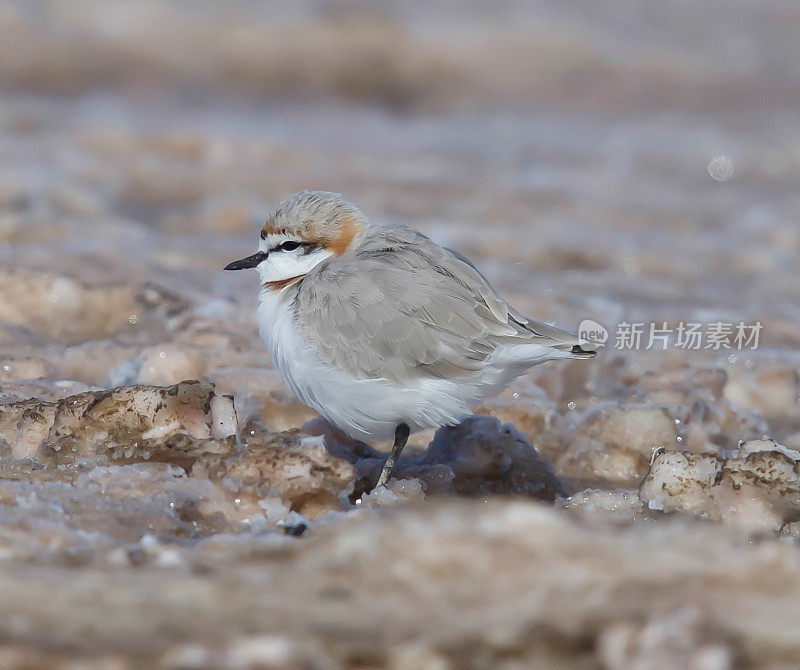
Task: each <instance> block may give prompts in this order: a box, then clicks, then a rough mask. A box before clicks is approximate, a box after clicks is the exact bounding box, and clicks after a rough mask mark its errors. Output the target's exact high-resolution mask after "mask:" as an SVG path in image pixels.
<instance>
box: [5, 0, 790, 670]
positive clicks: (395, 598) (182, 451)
mask: <svg viewBox="0 0 800 670" xmlns="http://www.w3.org/2000/svg"><path fill="white" fill-rule="evenodd" d="M798 26H800V13H798V10H797V8H796V7H795V6H794V4H793V3H790V2H782V1H780V0H769V1H768V2H759V3H755V2H743V1H737V2H724V3H723V2H707V3H703V4H702V5H701V4H690V3H685V2H664V3H660V4H659V5H658V7H651V6H649V5H647V4H646V3H637V2H632V1H631V2H603V3H596V2H586V3H583V2H580V3H570V6H569V7H563V6H562V4H561V3H555V2H553V3H550V2H531V3H528V2H510V1H509V2H503V3H499V4H493V5H492V6H491V9H490V8H489V7H488V5H487V6H483V5H480V4H478V3H474V4H470V5H468V6H464V7H461V8H460V9H458V10H457V11H456V10H454V9H453V8H452V7H449V6H446V5H445V4H444V3H433V4H431V3H417V2H404V3H399V4H391V5H390V4H388V3H387V4H382V3H381V4H378V5H374V4H370V5H369V6H366V5H364V4H362V3H358V2H356V3H351V2H336V3H325V4H316V3H296V4H293V5H292V6H291V8H286V7H284V6H283V3H255V2H252V3H251V2H242V3H238V4H236V5H231V6H226V7H224V8H223V7H221V6H217V4H215V3H213V4H212V3H192V4H191V5H189V4H185V3H179V2H176V3H168V2H163V1H162V2H146V3H141V2H139V3H126V2H114V3H95V2H47V3H45V2H31V3H23V2H18V3H9V4H7V5H6V6H4V7H3V8H2V10H0V259H2V264H1V265H0V561H2V562H3V566H4V569H3V571H2V577H0V581H2V588H0V594H2V595H0V602H2V610H3V616H2V617H0V665H4V666H5V667H98V668H100V667H102V668H106V667H108V668H112V667H113V668H120V667H122V668H127V667H142V664H145V665H147V666H148V667H150V666H161V667H170V668H188V667H236V668H250V667H253V668H255V667H259V668H260V667H268V668H272V667H275V668H295V667H298V668H306V667H309V668H329V667H330V668H336V667H390V668H398V669H401V668H448V667H453V668H456V667H476V668H482V667H506V668H522V667H548V668H554V667H565V668H566V667H570V668H572V667H586V668H594V667H604V668H630V667H634V668H673V667H674V668H679V667H680V668H683V667H692V668H704V669H705V668H708V669H716V668H729V667H773V668H778V667H793V665H794V664H795V663H794V661H795V660H796V658H797V655H798V653H800V633H798V631H797V627H796V626H795V625H794V623H793V621H795V620H796V619H797V616H795V615H796V614H797V613H796V611H795V610H796V609H797V605H796V603H797V602H798V599H797V591H798V589H800V580H799V579H798V577H797V575H798V574H800V572H798V567H800V553H798V548H797V547H796V546H795V544H794V542H795V540H794V539H793V538H794V537H795V536H797V535H798V534H800V465H798V463H800V453H798V451H796V450H797V449H800V404H799V402H800V381H799V378H798V366H800V353H799V352H800V325H798V324H800V314H799V313H798V312H799V308H798V305H800V294H799V293H798V284H797V282H796V277H797V275H798V271H799V270H800V267H798V265H799V263H800V261H798V258H799V257H800V255H799V254H798V252H799V251H800V227H798V224H797V221H798V218H800V195H799V193H800V191H798V189H797V184H798V181H799V179H800V120H798V117H797V114H796V109H797V104H798V103H799V102H800V100H798V91H800V85H799V84H800V68H798V62H800V61H798V59H797V46H796V37H795V36H796V29H797V27H798ZM301 188H320V189H331V190H337V191H341V192H343V193H344V194H345V195H346V196H347V197H348V198H349V199H351V200H352V201H353V202H355V203H356V204H358V205H359V206H360V207H361V209H362V210H363V211H364V212H365V213H366V214H367V216H368V217H370V218H371V219H373V220H374V221H376V222H393V223H403V224H408V225H411V226H414V227H415V228H418V229H420V230H422V231H423V232H425V233H426V234H428V235H430V236H431V237H432V238H433V239H435V240H436V241H437V242H440V243H442V244H446V245H447V246H451V247H454V248H457V249H458V250H460V251H461V252H462V253H464V254H466V255H468V256H469V257H471V258H472V259H473V260H474V261H475V263H476V264H477V265H478V266H479V268H480V269H481V270H482V271H483V272H484V274H485V275H486V276H487V277H488V278H489V279H490V281H491V282H492V283H493V284H494V285H495V287H497V288H498V290H499V291H500V292H501V293H502V294H503V295H504V296H506V297H507V298H508V300H509V301H510V302H511V303H512V304H514V305H515V306H516V307H517V308H518V309H519V310H520V311H522V312H523V313H525V314H528V315H530V316H532V317H535V318H539V319H543V320H548V321H552V322H554V323H556V324H557V325H559V326H561V327H564V328H567V329H570V330H577V329H578V327H579V324H581V323H582V322H587V321H591V322H592V323H589V324H588V325H587V324H586V323H584V327H586V328H590V329H593V330H596V331H597V332H598V333H600V334H602V332H603V330H605V331H606V332H607V334H608V341H607V344H606V347H605V348H604V349H603V350H602V353H601V355H600V356H599V357H598V358H596V359H594V360H592V361H588V362H587V361H574V362H567V363H561V364H546V365H543V366H540V367H538V368H536V369H534V370H533V371H532V372H531V373H530V374H529V375H527V376H525V377H523V378H520V379H519V380H517V381H516V382H515V383H514V384H513V385H512V386H511V387H510V388H509V389H508V390H507V391H506V392H505V393H504V394H503V395H502V396H500V397H498V398H494V399H489V400H487V401H485V402H484V403H483V404H482V405H481V406H479V407H476V408H475V411H476V414H477V415H483V416H482V417H481V416H478V417H476V418H473V419H470V420H469V421H468V422H467V423H465V424H463V425H461V426H459V427H457V428H454V429H444V430H442V431H441V432H440V433H438V434H437V435H436V436H435V437H434V435H433V431H431V432H429V433H425V434H418V435H416V436H412V438H411V441H410V447H409V449H408V454H407V456H406V457H405V458H404V459H402V460H401V462H400V464H399V467H398V470H397V478H396V479H395V480H394V481H393V482H391V483H390V486H389V487H388V489H381V490H378V491H376V492H374V493H371V494H370V493H368V491H369V490H370V489H371V482H372V481H374V480H375V478H376V477H377V473H378V472H379V469H380V464H381V458H382V455H381V454H380V453H379V451H376V449H377V450H380V449H384V448H385V447H386V445H371V446H367V445H361V444H355V443H352V442H350V441H348V440H346V439H345V438H344V437H343V436H342V435H339V434H336V433H335V432H334V431H332V430H331V429H330V427H328V426H326V425H325V424H324V423H323V422H321V421H320V420H319V419H318V418H317V417H315V415H314V413H313V412H311V411H310V410H308V409H307V408H305V407H304V406H302V405H301V404H299V403H298V402H297V401H295V400H294V399H293V398H292V397H291V395H290V394H289V392H288V391H287V390H286V389H285V388H284V387H283V386H282V384H281V382H280V380H279V379H278V377H277V375H276V373H275V371H274V370H272V368H271V365H270V362H269V357H268V355H267V354H266V351H265V349H264V347H263V344H262V343H261V341H260V340H259V338H258V335H257V332H256V323H255V305H256V296H257V283H256V278H255V276H248V273H224V272H222V271H221V268H222V267H223V266H224V265H225V264H226V263H227V262H228V261H230V260H232V259H235V258H240V257H242V256H244V255H247V254H249V253H251V252H252V251H253V250H254V248H255V242H256V231H257V229H258V227H259V226H260V224H261V222H262V221H263V219H264V218H265V216H266V214H267V213H268V210H269V208H270V207H271V206H272V205H273V204H274V202H275V201H276V200H278V199H279V198H281V197H284V196H285V195H287V194H289V193H292V192H294V191H296V190H299V189H301ZM638 324H641V335H640V340H639V341H638V342H637V341H636V339H635V336H634V334H635V332H636V329H637V327H639V326H638ZM690 327H691V328H694V330H693V331H692V332H694V333H695V334H696V335H697V334H698V333H699V335H698V336H699V337H700V339H699V340H697V339H696V337H694V338H693V337H690V336H689V335H688V334H687V333H688V332H690ZM715 333H716V335H715ZM756 336H757V339H754V338H756ZM737 337H740V338H741V339H737ZM191 380H198V381H197V382H193V381H191ZM491 417H494V418H491ZM764 438H772V439H774V440H775V442H772V441H769V439H764ZM429 444H430V445H431V446H430V447H428V445H429ZM69 663H76V664H78V665H77V666H76V665H73V666H69V665H68V664H69Z"/></svg>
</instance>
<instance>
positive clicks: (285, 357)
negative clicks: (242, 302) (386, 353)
mask: <svg viewBox="0 0 800 670" xmlns="http://www.w3.org/2000/svg"><path fill="white" fill-rule="evenodd" d="M286 297H287V296H282V295H280V294H278V293H276V292H274V291H269V290H266V291H263V292H262V294H261V302H260V305H259V309H258V323H259V332H260V333H261V337H262V338H263V339H264V342H265V343H266V345H267V348H268V349H269V353H270V356H272V362H273V364H274V366H275V368H276V369H277V370H278V372H279V374H280V375H281V378H282V379H283V381H284V383H285V384H286V385H287V386H288V387H289V389H290V390H291V391H292V392H293V393H294V394H295V395H296V396H297V397H298V398H299V399H300V400H301V401H302V402H303V403H305V404H306V405H308V406H309V407H311V408H312V409H314V410H316V411H317V412H319V413H320V414H321V415H322V416H324V417H325V418H326V419H327V420H328V421H329V422H330V423H332V424H334V425H335V426H337V427H338V428H340V429H341V430H343V431H345V432H346V433H348V434H349V435H351V436H352V437H355V438H357V439H361V440H371V439H377V440H381V439H388V438H390V437H392V436H393V435H394V431H395V428H396V427H397V425H398V424H399V423H406V424H408V426H409V427H410V428H411V430H412V431H416V430H420V429H423V428H429V427H432V426H442V425H445V424H451V423H456V422H457V421H458V420H459V419H461V418H463V417H464V416H466V415H468V414H469V413H470V411H469V410H470V407H471V406H472V405H473V404H474V402H475V401H476V400H477V399H478V396H477V395H476V391H475V388H474V384H469V385H467V386H463V387H462V386H461V385H458V384H455V383H454V382H451V381H449V380H438V379H436V380H431V379H421V380H420V381H419V382H417V383H416V384H414V385H413V386H406V387H398V386H395V385H393V384H392V383H391V382H389V381H388V380H385V379H356V378H353V377H351V376H350V375H347V374H345V373H343V372H341V371H340V370H336V369H334V368H332V367H331V366H330V365H329V364H328V363H327V362H326V361H324V360H323V359H322V358H321V357H320V356H319V354H318V353H317V352H316V351H315V350H314V347H313V346H312V345H311V344H310V343H309V342H308V341H307V339H306V338H304V337H303V336H302V334H301V333H299V332H298V328H297V325H296V322H295V320H294V312H293V308H292V306H291V300H290V299H286Z"/></svg>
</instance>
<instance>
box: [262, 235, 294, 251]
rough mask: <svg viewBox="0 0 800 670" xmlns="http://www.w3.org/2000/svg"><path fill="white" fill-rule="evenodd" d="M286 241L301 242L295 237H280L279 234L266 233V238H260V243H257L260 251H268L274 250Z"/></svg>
mask: <svg viewBox="0 0 800 670" xmlns="http://www.w3.org/2000/svg"><path fill="white" fill-rule="evenodd" d="M287 240H297V241H299V242H302V241H303V240H302V238H299V237H298V236H297V235H282V234H281V233H268V234H267V236H266V237H264V238H262V239H261V241H260V242H259V243H258V248H259V249H260V250H261V251H269V250H270V249H274V248H275V247H278V246H280V245H281V244H283V243H284V242H286V241H287Z"/></svg>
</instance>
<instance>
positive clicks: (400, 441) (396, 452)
mask: <svg viewBox="0 0 800 670" xmlns="http://www.w3.org/2000/svg"><path fill="white" fill-rule="evenodd" d="M410 432H411V429H410V428H409V427H408V425H406V424H405V423H401V424H400V425H399V426H397V428H395V430H394V444H393V445H392V450H391V451H390V452H389V457H388V458H387V459H386V463H384V465H383V470H381V476H380V477H378V483H377V484H376V485H375V487H376V488H377V487H378V486H383V485H384V484H385V483H386V482H388V481H389V477H390V475H391V474H392V470H394V464H395V463H396V462H397V459H398V458H400V452H401V451H403V447H405V446H406V442H408V435H409V433H410Z"/></svg>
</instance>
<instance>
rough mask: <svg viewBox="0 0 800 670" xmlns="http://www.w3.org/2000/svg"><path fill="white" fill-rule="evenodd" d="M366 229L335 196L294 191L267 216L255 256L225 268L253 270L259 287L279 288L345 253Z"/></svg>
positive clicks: (362, 219) (355, 211)
mask: <svg viewBox="0 0 800 670" xmlns="http://www.w3.org/2000/svg"><path fill="white" fill-rule="evenodd" d="M366 226H367V220H366V218H365V217H364V215H363V214H362V213H361V211H360V210H359V209H358V208H357V207H355V206H354V205H351V204H350V203H349V202H347V201H346V200H345V199H344V198H343V197H342V196H341V195H340V194H339V193H330V192H328V191H300V192H299V193H295V194H294V195H293V196H291V197H289V198H287V199H286V200H284V201H283V202H281V203H280V204H279V205H278V206H277V207H276V208H275V210H274V211H273V212H272V214H270V216H269V218H268V219H267V221H266V223H265V224H264V226H263V228H262V229H261V240H260V241H259V244H258V251H257V252H256V253H255V254H253V255H252V256H248V257H247V258H243V259H241V260H238V261H234V262H233V263H230V264H228V265H227V266H226V267H225V269H226V270H245V269H247V268H257V269H258V272H259V274H260V275H261V284H262V285H263V286H265V287H268V288H273V289H280V288H283V287H285V286H287V285H288V284H289V283H292V282H293V281H294V280H295V279H300V278H301V277H303V276H304V275H306V274H308V273H309V272H310V271H311V269H312V268H313V267H314V266H315V265H317V264H318V263H321V262H322V261H324V260H325V259H326V258H329V257H331V256H339V255H341V254H343V253H345V252H346V251H347V250H348V249H349V248H350V247H351V245H352V244H353V240H354V238H355V237H356V236H357V235H358V233H359V232H361V231H362V230H363V229H364V228H365V227H366Z"/></svg>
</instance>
